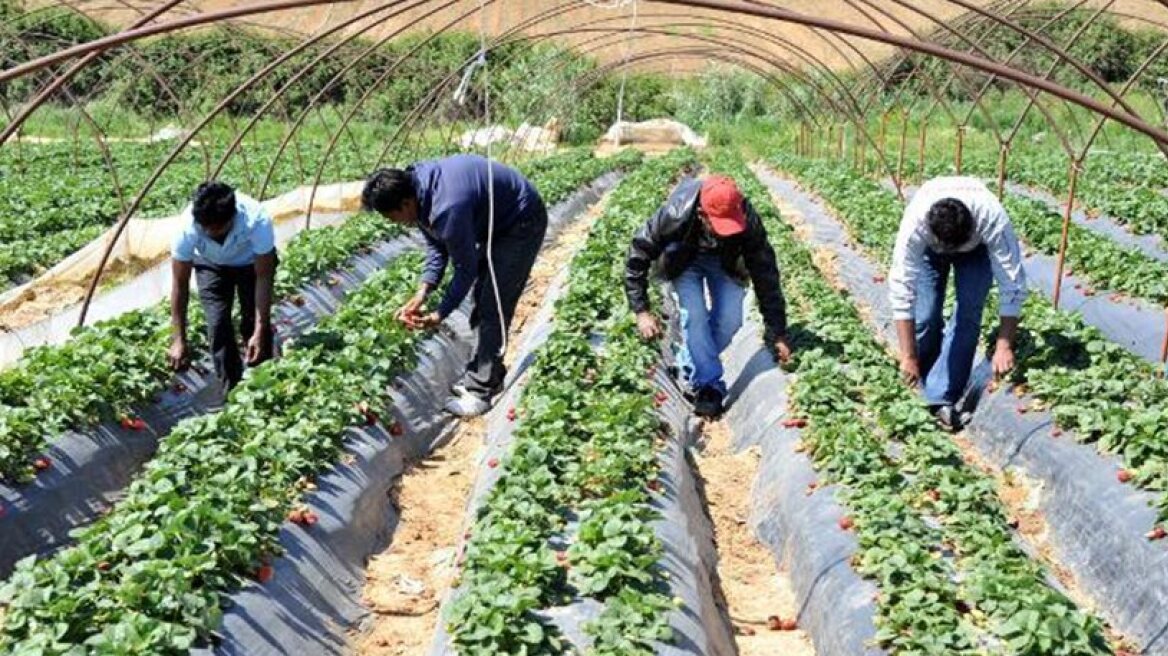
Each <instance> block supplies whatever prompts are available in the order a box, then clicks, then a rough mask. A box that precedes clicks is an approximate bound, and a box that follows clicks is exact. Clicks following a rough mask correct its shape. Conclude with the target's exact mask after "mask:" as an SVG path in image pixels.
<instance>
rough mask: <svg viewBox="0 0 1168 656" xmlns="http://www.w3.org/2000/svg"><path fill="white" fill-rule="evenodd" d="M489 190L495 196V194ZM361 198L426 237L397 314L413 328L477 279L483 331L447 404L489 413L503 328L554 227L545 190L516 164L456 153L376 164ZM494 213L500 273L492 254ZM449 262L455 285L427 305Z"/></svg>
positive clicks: (465, 412)
mask: <svg viewBox="0 0 1168 656" xmlns="http://www.w3.org/2000/svg"><path fill="white" fill-rule="evenodd" d="M488 167H489V169H490V170H489V171H488ZM492 189H493V192H494V193H493V199H492V197H491V194H489V193H488V190H492ZM362 201H363V204H364V206H365V207H366V209H368V210H371V211H376V212H378V213H379V214H381V215H382V216H384V217H386V218H388V219H390V220H391V221H393V222H394V223H399V224H402V225H406V226H417V228H418V229H419V230H421V232H422V235H423V236H424V237H425V240H426V263H425V266H424V267H423V270H422V280H421V284H420V285H419V287H418V291H417V293H416V294H414V296H413V298H411V299H410V301H409V302H408V303H406V304H405V306H403V307H402V308H401V309H400V310H399V311H398V314H397V317H398V319H399V320H400V321H402V322H403V323H404V324H405V325H406V326H407V327H409V328H411V329H415V330H417V329H423V328H430V327H433V326H436V325H438V324H439V323H440V322H441V321H442V320H443V319H445V318H446V317H447V316H449V315H450V313H451V312H453V311H454V309H455V308H457V307H458V306H459V305H460V304H461V303H462V301H463V299H464V298H466V296H467V294H468V293H470V292H471V288H472V287H473V288H474V296H473V298H474V308H473V310H472V312H471V326H472V327H474V328H475V329H476V330H477V333H478V339H477V344H476V345H475V350H474V355H473V356H472V357H471V360H470V362H469V363H468V364H467V367H466V372H465V374H464V375H463V376H462V379H461V380H460V381H459V382H458V383H457V384H455V385H454V387H453V389H452V392H453V395H452V396H451V398H450V399H449V401H447V403H446V410H447V411H448V412H450V413H452V414H455V415H458V416H461V417H472V416H477V415H481V414H483V413H485V412H486V411H487V410H488V409H490V407H491V402H492V399H493V398H494V397H495V395H497V394H498V393H499V392H500V391H501V390H502V388H503V379H504V377H505V375H506V373H507V371H506V369H505V367H504V366H503V354H502V352H501V348H502V345H503V336H504V334H505V333H504V332H503V331H505V330H507V329H508V328H509V327H510V325H511V318H512V317H513V316H514V314H515V307H516V305H517V304H518V303H519V297H520V295H521V294H522V293H523V289H524V287H526V285H527V278H528V276H529V275H530V274H531V267H532V265H534V264H535V258H536V255H538V254H539V250H540V246H541V245H542V244H543V239H544V235H545V233H546V232H547V210H546V209H545V207H544V203H543V199H542V198H540V195H539V192H538V191H536V189H535V187H534V186H533V185H532V184H531V182H529V181H528V180H527V179H526V178H524V177H523V176H522V175H521V174H520V173H519V172H518V171H516V170H515V169H512V168H510V167H507V166H504V165H502V164H499V163H497V162H488V160H487V159H486V158H483V157H480V156H478V155H455V156H453V157H446V158H443V159H437V160H430V161H422V162H417V163H415V164H414V165H413V166H410V167H408V168H406V169H404V170H402V169H382V170H380V171H376V172H375V173H373V174H372V175H371V176H369V179H368V180H367V181H366V183H365V189H364V192H363V194H362ZM492 203H493V212H492V207H491V205H492ZM492 213H493V223H494V227H493V235H494V237H493V239H492V240H491V241H492V246H491V248H490V254H491V259H492V260H493V262H494V273H495V275H494V280H492V276H491V273H490V270H489V268H488V260H487V254H488V248H487V242H488V235H489V233H490V232H491V223H492ZM448 262H449V263H450V264H452V265H453V267H454V275H453V278H452V280H451V282H450V286H449V287H448V288H447V290H446V293H445V294H444V295H443V296H442V299H441V301H439V303H438V307H437V310H435V311H432V312H429V313H424V312H423V308H424V307H425V305H426V301H427V299H428V298H429V297H430V295H431V294H432V293H433V291H434V290H435V289H437V288H438V285H439V283H441V282H442V278H443V275H444V273H445V271H446V265H447V263H448ZM496 284H497V285H498V298H496V290H495V285H496ZM500 306H502V308H501V309H502V317H500V316H499V309H500Z"/></svg>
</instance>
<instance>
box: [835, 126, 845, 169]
mask: <svg viewBox="0 0 1168 656" xmlns="http://www.w3.org/2000/svg"><path fill="white" fill-rule="evenodd" d="M847 129H848V126H847V124H846V123H841V124H840V129H839V134H837V135H836V138H835V158H836V159H837V160H841V159H843V158H844V137H845V136H846V135H845V133H846V132H847Z"/></svg>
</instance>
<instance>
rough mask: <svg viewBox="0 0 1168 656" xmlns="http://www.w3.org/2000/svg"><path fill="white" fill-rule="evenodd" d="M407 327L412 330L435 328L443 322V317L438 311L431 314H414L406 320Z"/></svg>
mask: <svg viewBox="0 0 1168 656" xmlns="http://www.w3.org/2000/svg"><path fill="white" fill-rule="evenodd" d="M404 322H405V324H406V328H409V329H410V330H426V329H427V328H435V327H437V326H438V324H440V323H442V317H440V316H438V313H437V312H431V313H429V314H416V313H415V314H412V315H409V316H407V317H406V318H405V320H404Z"/></svg>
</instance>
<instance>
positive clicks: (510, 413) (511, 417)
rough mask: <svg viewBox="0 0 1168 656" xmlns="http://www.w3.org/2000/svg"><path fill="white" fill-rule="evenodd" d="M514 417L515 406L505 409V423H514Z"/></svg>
mask: <svg viewBox="0 0 1168 656" xmlns="http://www.w3.org/2000/svg"><path fill="white" fill-rule="evenodd" d="M516 416H517V413H516V412H515V406H511V407H510V408H507V421H515V417H516Z"/></svg>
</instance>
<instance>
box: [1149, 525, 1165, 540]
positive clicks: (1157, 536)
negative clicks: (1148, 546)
mask: <svg viewBox="0 0 1168 656" xmlns="http://www.w3.org/2000/svg"><path fill="white" fill-rule="evenodd" d="M1145 537H1147V538H1148V539H1149V540H1163V539H1164V538H1165V537H1168V530H1165V529H1164V527H1163V526H1157V527H1156V528H1154V529H1152V530H1151V531H1148V533H1147V535H1145Z"/></svg>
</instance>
